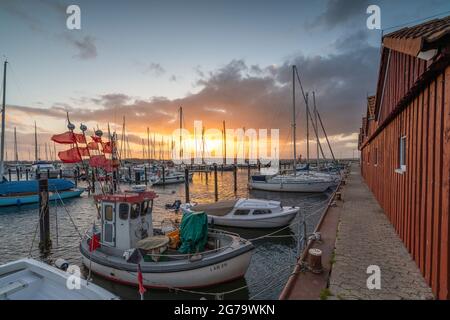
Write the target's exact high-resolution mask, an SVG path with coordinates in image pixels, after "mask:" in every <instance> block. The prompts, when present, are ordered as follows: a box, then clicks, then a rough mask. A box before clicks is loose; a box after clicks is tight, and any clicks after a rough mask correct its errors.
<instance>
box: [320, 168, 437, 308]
mask: <svg viewBox="0 0 450 320" xmlns="http://www.w3.org/2000/svg"><path fill="white" fill-rule="evenodd" d="M359 170H360V168H359V165H356V164H353V165H352V167H351V171H350V174H349V175H348V178H347V181H346V185H345V186H344V188H343V192H342V198H343V200H344V203H343V206H342V211H341V215H340V222H339V226H338V233H337V238H336V249H335V258H334V263H333V266H332V271H331V277H330V282H329V290H330V292H331V294H332V296H329V298H328V299H390V300H391V299H433V298H434V297H433V294H432V292H431V289H430V287H429V286H428V285H427V284H426V282H425V280H424V278H423V276H422V275H421V273H420V271H419V269H418V268H417V266H416V264H415V262H414V261H413V260H412V258H411V256H410V255H409V253H408V251H407V249H406V248H405V246H404V245H403V242H402V241H401V240H400V238H399V237H398V235H397V233H396V232H395V230H394V228H393V227H392V225H391V223H390V222H389V220H388V219H387V217H386V215H385V214H384V212H383V210H382V209H381V207H380V206H379V205H378V203H377V201H376V199H375V197H374V196H373V194H372V192H371V191H370V190H369V188H368V187H367V185H366V184H365V182H364V181H363V179H362V177H361V174H360V171H359ZM370 265H377V266H379V267H380V273H381V289H379V290H378V289H372V290H369V289H368V288H367V279H368V277H369V276H370V275H371V274H372V273H371V274H368V273H367V267H368V266H370Z"/></svg>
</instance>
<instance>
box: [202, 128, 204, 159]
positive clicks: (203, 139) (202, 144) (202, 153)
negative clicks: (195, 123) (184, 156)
mask: <svg viewBox="0 0 450 320" xmlns="http://www.w3.org/2000/svg"><path fill="white" fill-rule="evenodd" d="M202 164H205V127H202Z"/></svg>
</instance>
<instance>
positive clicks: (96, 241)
mask: <svg viewBox="0 0 450 320" xmlns="http://www.w3.org/2000/svg"><path fill="white" fill-rule="evenodd" d="M98 248H100V235H99V234H98V233H95V234H93V235H92V238H91V241H90V243H89V251H91V252H92V251H95V250H97V249H98Z"/></svg>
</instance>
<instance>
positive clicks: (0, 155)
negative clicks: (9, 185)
mask: <svg viewBox="0 0 450 320" xmlns="http://www.w3.org/2000/svg"><path fill="white" fill-rule="evenodd" d="M7 64H8V61H6V60H5V62H4V64H3V101H2V137H1V143H2V146H1V151H0V180H1V181H3V174H4V172H5V168H4V162H5V159H4V155H5V112H6V65H7Z"/></svg>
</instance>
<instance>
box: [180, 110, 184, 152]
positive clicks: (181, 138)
mask: <svg viewBox="0 0 450 320" xmlns="http://www.w3.org/2000/svg"><path fill="white" fill-rule="evenodd" d="M182 143H183V107H180V160H181V159H182V158H183V146H182Z"/></svg>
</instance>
